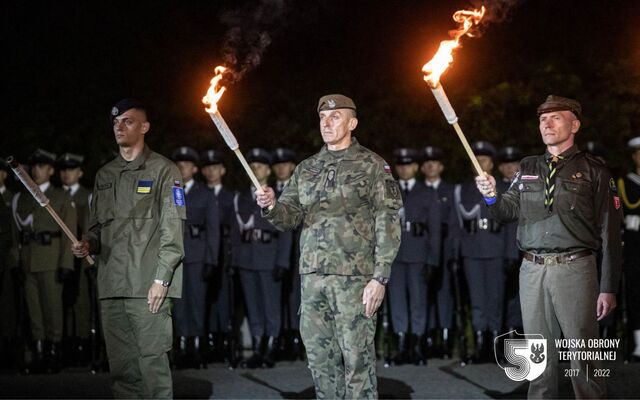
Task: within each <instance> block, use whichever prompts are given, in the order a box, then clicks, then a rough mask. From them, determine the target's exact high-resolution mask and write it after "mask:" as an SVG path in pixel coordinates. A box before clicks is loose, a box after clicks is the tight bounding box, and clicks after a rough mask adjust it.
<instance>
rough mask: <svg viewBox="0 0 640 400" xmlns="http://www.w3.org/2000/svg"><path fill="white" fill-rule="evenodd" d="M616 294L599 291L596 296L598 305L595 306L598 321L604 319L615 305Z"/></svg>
mask: <svg viewBox="0 0 640 400" xmlns="http://www.w3.org/2000/svg"><path fill="white" fill-rule="evenodd" d="M617 305H618V304H617V302H616V295H615V294H614V293H600V295H599V296H598V305H597V307H596V316H597V317H598V321H600V320H602V319H604V317H606V316H607V315H609V313H611V311H613V310H614V309H615V308H616V306H617Z"/></svg>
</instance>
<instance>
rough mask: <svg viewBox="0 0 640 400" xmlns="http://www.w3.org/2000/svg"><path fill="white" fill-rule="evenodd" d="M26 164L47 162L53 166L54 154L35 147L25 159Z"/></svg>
mask: <svg viewBox="0 0 640 400" xmlns="http://www.w3.org/2000/svg"><path fill="white" fill-rule="evenodd" d="M27 164H29V165H35V164H49V165H51V166H55V164H56V155H55V154H54V153H51V152H48V151H45V150H42V149H37V150H36V151H34V152H33V154H31V155H30V156H29V159H28V160H27Z"/></svg>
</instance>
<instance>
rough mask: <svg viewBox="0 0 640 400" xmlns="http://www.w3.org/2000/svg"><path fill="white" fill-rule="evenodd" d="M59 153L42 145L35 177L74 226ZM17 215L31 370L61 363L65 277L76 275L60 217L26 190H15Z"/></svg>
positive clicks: (33, 162)
mask: <svg viewBox="0 0 640 400" xmlns="http://www.w3.org/2000/svg"><path fill="white" fill-rule="evenodd" d="M55 160H56V155H55V154H53V153H49V152H47V151H44V150H41V149H38V150H36V152H35V153H33V154H32V155H31V157H30V158H29V160H28V162H29V165H30V166H31V176H32V177H33V181H34V182H35V183H36V184H37V185H38V186H39V187H40V190H41V191H42V192H43V193H44V195H45V196H47V198H48V199H49V201H50V203H49V204H50V205H51V206H52V207H53V209H54V210H55V211H56V212H57V213H58V215H59V216H60V218H61V219H62V220H63V221H64V223H65V224H66V225H67V226H68V227H70V228H71V229H73V227H75V226H76V224H77V222H76V219H77V215H76V210H75V208H74V206H73V204H72V201H71V197H70V196H69V194H67V193H66V192H65V191H64V190H62V189H60V188H56V187H54V186H53V185H52V184H51V182H50V179H51V177H52V176H53V174H54V167H53V165H54V163H55ZM12 207H13V216H14V219H15V221H16V226H17V227H18V230H19V232H20V262H21V264H22V267H23V270H24V272H25V273H26V280H25V294H26V299H27V307H28V309H29V319H30V321H31V335H32V339H33V340H34V353H33V357H32V362H31V365H30V368H29V369H30V370H31V371H33V370H36V371H37V370H40V369H43V367H46V368H47V369H49V370H50V371H54V372H55V371H56V370H58V369H59V368H60V342H61V340H62V332H63V322H62V321H63V319H62V289H63V282H64V281H66V280H67V279H69V278H70V277H71V276H72V275H73V261H74V260H73V254H71V249H70V246H71V243H70V241H69V239H68V238H67V236H66V235H64V234H63V233H62V231H61V230H60V227H59V226H58V224H57V223H56V222H55V220H54V219H53V218H52V217H51V215H49V213H48V212H47V210H46V209H45V208H44V207H41V206H40V205H39V204H38V203H37V202H36V201H35V199H34V198H33V197H32V196H31V195H30V194H29V193H27V192H20V193H18V194H16V195H15V196H14V198H13V202H12Z"/></svg>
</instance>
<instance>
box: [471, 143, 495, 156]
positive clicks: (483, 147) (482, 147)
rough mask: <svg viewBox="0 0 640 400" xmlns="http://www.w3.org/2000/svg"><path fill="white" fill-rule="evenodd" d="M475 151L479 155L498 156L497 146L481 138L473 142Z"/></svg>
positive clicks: (472, 146) (472, 145) (472, 147)
mask: <svg viewBox="0 0 640 400" xmlns="http://www.w3.org/2000/svg"><path fill="white" fill-rule="evenodd" d="M471 149H472V150H473V153H474V154H475V155H477V156H489V157H491V158H493V157H495V156H496V148H495V147H493V145H492V144H491V143H489V142H487V141H485V140H479V141H477V142H474V143H472V144H471Z"/></svg>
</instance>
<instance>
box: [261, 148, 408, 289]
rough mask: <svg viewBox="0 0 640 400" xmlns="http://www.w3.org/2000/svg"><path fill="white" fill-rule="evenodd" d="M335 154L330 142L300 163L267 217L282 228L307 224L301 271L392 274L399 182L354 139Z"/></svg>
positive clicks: (396, 243) (397, 235) (397, 241)
mask: <svg viewBox="0 0 640 400" xmlns="http://www.w3.org/2000/svg"><path fill="white" fill-rule="evenodd" d="M331 153H332V152H330V151H329V150H328V149H327V146H326V145H325V146H324V147H323V148H322V150H320V152H319V153H317V154H315V155H314V156H312V157H310V158H308V159H306V160H304V161H303V162H301V163H300V165H298V166H297V167H296V169H295V171H294V173H293V176H292V178H291V180H290V181H289V184H288V185H287V186H286V187H285V188H284V192H283V193H282V195H280V197H279V198H278V201H277V203H276V205H275V207H274V208H273V209H272V210H271V211H267V212H265V217H266V218H267V219H268V220H269V221H270V222H271V223H273V225H275V226H276V227H277V228H278V229H282V230H286V229H294V228H296V227H297V226H298V225H299V224H300V223H301V222H302V223H303V226H302V234H301V239H300V245H301V256H300V273H301V274H309V273H313V272H317V273H319V274H337V275H369V276H371V275H372V276H374V277H385V278H388V277H389V275H390V272H391V263H392V262H393V259H394V258H395V256H396V253H397V252H398V248H399V246H400V217H399V214H398V210H399V209H400V207H402V200H401V197H400V190H399V188H398V183H397V182H396V181H395V180H394V178H393V176H392V175H391V171H390V168H389V166H388V165H387V163H386V162H385V161H384V160H383V159H382V158H381V157H380V156H378V155H377V154H375V153H374V152H372V151H370V150H368V149H366V148H365V147H363V146H361V145H360V144H359V143H358V141H357V140H356V139H355V138H352V139H351V146H350V147H349V148H348V149H347V150H346V151H345V152H344V153H343V154H342V156H337V157H336V156H335V155H334V154H331Z"/></svg>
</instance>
